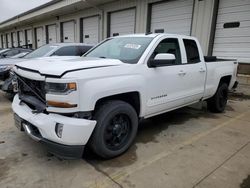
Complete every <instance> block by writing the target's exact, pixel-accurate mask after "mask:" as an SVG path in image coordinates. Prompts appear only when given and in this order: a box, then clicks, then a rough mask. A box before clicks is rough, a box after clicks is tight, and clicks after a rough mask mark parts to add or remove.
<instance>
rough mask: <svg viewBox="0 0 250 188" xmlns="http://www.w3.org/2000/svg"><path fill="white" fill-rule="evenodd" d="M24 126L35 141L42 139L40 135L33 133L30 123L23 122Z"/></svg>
mask: <svg viewBox="0 0 250 188" xmlns="http://www.w3.org/2000/svg"><path fill="white" fill-rule="evenodd" d="M23 128H24V130H25V132H26V134H27V135H29V136H30V137H31V138H32V139H33V140H35V141H37V142H38V141H40V140H41V138H39V137H37V136H35V135H33V133H32V131H31V129H30V127H29V125H27V124H25V123H23Z"/></svg>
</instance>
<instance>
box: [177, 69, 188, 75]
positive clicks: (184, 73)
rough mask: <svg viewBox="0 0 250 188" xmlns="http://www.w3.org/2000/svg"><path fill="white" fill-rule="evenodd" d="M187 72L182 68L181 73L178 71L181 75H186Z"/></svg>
mask: <svg viewBox="0 0 250 188" xmlns="http://www.w3.org/2000/svg"><path fill="white" fill-rule="evenodd" d="M186 74H187V73H186V72H184V71H183V70H181V71H180V72H179V73H178V75H180V76H185V75H186Z"/></svg>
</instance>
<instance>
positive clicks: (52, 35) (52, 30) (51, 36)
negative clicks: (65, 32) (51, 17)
mask: <svg viewBox="0 0 250 188" xmlns="http://www.w3.org/2000/svg"><path fill="white" fill-rule="evenodd" d="M56 38H57V34H56V25H49V26H48V43H49V44H50V43H56V41H57V40H56Z"/></svg>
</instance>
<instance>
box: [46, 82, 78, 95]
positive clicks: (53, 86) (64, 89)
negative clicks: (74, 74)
mask: <svg viewBox="0 0 250 188" xmlns="http://www.w3.org/2000/svg"><path fill="white" fill-rule="evenodd" d="M76 89H77V88H76V83H74V82H72V83H51V82H46V84H45V90H46V93H51V94H65V95H66V94H69V93H71V92H72V91H76Z"/></svg>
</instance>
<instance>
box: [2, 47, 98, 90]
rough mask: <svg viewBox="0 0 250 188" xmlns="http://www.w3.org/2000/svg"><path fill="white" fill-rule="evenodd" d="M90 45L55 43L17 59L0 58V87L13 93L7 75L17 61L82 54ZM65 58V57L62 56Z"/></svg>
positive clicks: (10, 80)
mask: <svg viewBox="0 0 250 188" xmlns="http://www.w3.org/2000/svg"><path fill="white" fill-rule="evenodd" d="M92 47H93V46H92V45H88V44H83V43H56V44H47V45H44V46H42V47H40V48H38V49H36V50H34V51H33V52H31V53H29V54H27V55H25V56H23V57H22V58H19V59H8V60H3V61H1V60H0V80H3V81H4V83H3V85H2V87H1V89H2V90H3V91H5V92H7V93H13V87H12V80H13V78H12V77H11V76H10V75H9V71H10V69H11V68H12V67H13V66H14V65H15V64H17V63H20V62H22V61H26V60H29V59H34V58H41V57H51V56H82V55H83V54H84V53H86V52H87V51H88V50H89V49H90V48H92ZM64 59H65V58H64Z"/></svg>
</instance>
